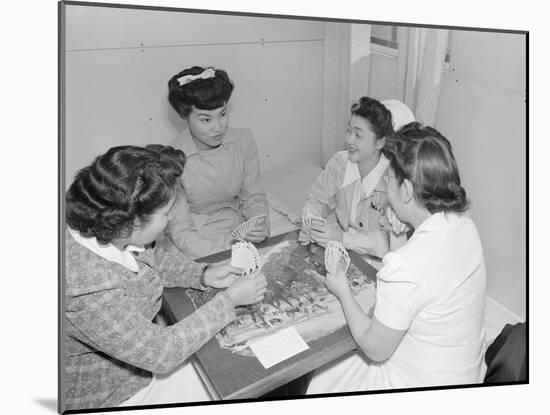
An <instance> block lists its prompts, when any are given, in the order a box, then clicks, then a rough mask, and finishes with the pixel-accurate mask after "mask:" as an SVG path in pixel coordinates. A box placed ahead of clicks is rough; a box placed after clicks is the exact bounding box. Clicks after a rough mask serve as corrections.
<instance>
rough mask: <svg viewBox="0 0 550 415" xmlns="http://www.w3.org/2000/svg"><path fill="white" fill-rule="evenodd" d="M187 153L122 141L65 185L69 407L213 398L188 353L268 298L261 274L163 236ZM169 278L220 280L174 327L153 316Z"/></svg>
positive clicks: (185, 282) (171, 282) (178, 281)
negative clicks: (196, 255) (198, 256)
mask: <svg viewBox="0 0 550 415" xmlns="http://www.w3.org/2000/svg"><path fill="white" fill-rule="evenodd" d="M184 163H185V156H184V154H183V153H182V152H181V151H180V150H175V149H174V148H172V147H167V146H161V145H152V146H147V147H145V148H142V147H135V146H123V147H114V148H112V149H110V150H109V151H107V153H105V154H103V155H101V156H99V157H97V158H96V159H95V160H94V162H93V163H92V164H91V165H90V166H88V167H86V168H84V169H82V170H81V171H80V172H78V174H77V175H76V177H75V180H74V182H73V183H72V184H71V186H70V187H69V190H68V191H67V195H66V203H67V208H66V218H67V225H68V229H67V231H66V232H65V244H66V245H65V246H66V273H65V276H66V284H65V303H64V306H65V341H64V343H63V344H64V345H65V347H64V351H65V359H64V363H65V378H64V380H65V386H66V389H65V402H66V405H67V408H66V409H90V408H100V407H102V408H104V407H113V406H118V405H121V404H124V405H147V404H162V403H170V402H187V401H201V400H209V399H210V397H209V395H208V393H207V392H206V390H205V389H204V387H203V386H202V383H201V381H200V378H199V377H198V376H197V374H196V373H195V372H194V369H193V367H192V365H191V364H190V363H187V361H186V359H187V358H188V357H189V356H191V355H192V354H193V353H195V351H197V350H198V349H199V348H200V347H201V346H202V345H203V344H205V343H206V342H207V341H208V340H209V339H211V338H212V337H213V336H214V335H215V334H216V333H217V332H218V331H219V330H221V329H222V328H224V327H225V326H226V325H227V324H229V323H230V322H232V321H233V320H234V319H235V318H236V314H235V307H236V306H238V305H245V304H252V303H255V302H257V301H260V300H261V299H262V297H263V294H264V292H265V287H266V281H265V278H264V277H263V276H262V275H258V276H255V277H254V278H248V277H244V278H239V279H236V278H235V277H236V274H240V273H241V272H242V271H243V270H242V269H240V268H235V267H232V266H230V265H221V266H215V267H211V266H208V265H206V264H200V263H196V262H194V261H192V260H190V259H189V258H187V257H186V256H185V255H183V254H178V255H173V254H172V253H170V252H168V251H166V250H164V249H163V248H162V247H159V246H156V247H155V248H154V249H152V248H151V243H152V242H154V241H155V239H156V238H157V236H158V235H159V233H161V232H162V231H163V230H164V228H165V227H166V224H167V222H168V221H169V220H170V219H171V218H172V217H173V216H174V214H175V211H176V209H177V207H176V187H177V182H178V180H179V177H180V176H181V174H182V172H183V166H184ZM163 287H190V288H194V289H197V290H205V289H207V288H209V287H214V288H225V287H227V289H225V290H220V292H218V293H217V294H216V295H215V296H214V297H213V298H212V300H210V301H209V302H207V303H206V304H205V305H203V306H202V307H200V308H199V309H197V310H196V311H195V312H194V313H193V314H191V315H190V316H188V317H187V318H186V319H184V320H181V321H179V322H177V323H175V324H174V325H172V326H170V327H162V326H160V325H157V324H155V323H154V322H153V319H154V318H155V316H156V315H157V313H158V312H159V310H160V308H161V304H162V290H163Z"/></svg>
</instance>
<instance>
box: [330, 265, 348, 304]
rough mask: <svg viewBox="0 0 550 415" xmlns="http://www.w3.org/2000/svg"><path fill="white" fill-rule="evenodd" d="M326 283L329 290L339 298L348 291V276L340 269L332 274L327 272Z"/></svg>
mask: <svg viewBox="0 0 550 415" xmlns="http://www.w3.org/2000/svg"><path fill="white" fill-rule="evenodd" d="M326 284H327V288H328V289H329V291H330V292H331V293H333V294H334V295H335V296H336V297H338V298H341V297H342V296H343V295H345V294H346V293H348V292H349V291H350V288H349V284H348V278H347V277H346V273H345V272H344V271H342V270H338V272H336V273H334V274H330V273H327V277H326Z"/></svg>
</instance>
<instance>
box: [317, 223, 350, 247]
mask: <svg viewBox="0 0 550 415" xmlns="http://www.w3.org/2000/svg"><path fill="white" fill-rule="evenodd" d="M309 234H310V235H311V239H313V240H314V241H315V242H317V243H318V244H319V245H321V246H324V247H326V246H327V244H328V243H329V242H330V241H338V242H343V241H344V233H343V232H342V230H341V229H340V228H338V229H335V228H332V227H328V226H325V227H324V228H315V227H313V226H312V227H311V229H310V231H309Z"/></svg>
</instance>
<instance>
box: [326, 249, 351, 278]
mask: <svg viewBox="0 0 550 415" xmlns="http://www.w3.org/2000/svg"><path fill="white" fill-rule="evenodd" d="M349 262H350V258H349V255H348V251H346V248H344V245H342V244H341V243H340V242H338V241H329V243H328V244H327V247H326V248H325V268H326V269H327V272H329V273H331V274H335V273H337V272H338V271H340V270H341V271H344V273H346V272H347V271H348V267H349Z"/></svg>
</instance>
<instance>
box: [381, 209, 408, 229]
mask: <svg viewBox="0 0 550 415" xmlns="http://www.w3.org/2000/svg"><path fill="white" fill-rule="evenodd" d="M386 219H387V220H388V223H389V225H390V228H391V231H392V232H393V233H394V234H395V235H401V234H404V233H406V232H407V231H408V230H409V229H410V228H409V225H407V224H406V223H403V222H401V221H400V220H399V219H398V218H397V215H396V214H395V212H394V211H393V209H392V208H391V206H387V207H386Z"/></svg>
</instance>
